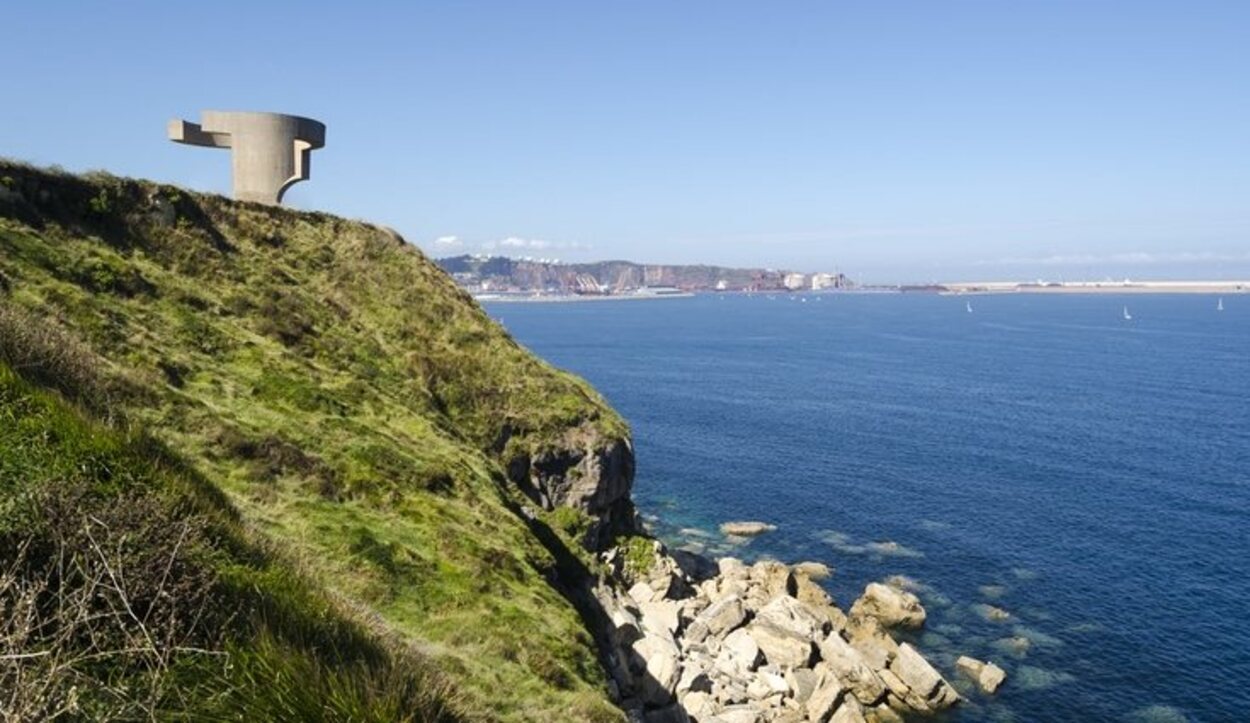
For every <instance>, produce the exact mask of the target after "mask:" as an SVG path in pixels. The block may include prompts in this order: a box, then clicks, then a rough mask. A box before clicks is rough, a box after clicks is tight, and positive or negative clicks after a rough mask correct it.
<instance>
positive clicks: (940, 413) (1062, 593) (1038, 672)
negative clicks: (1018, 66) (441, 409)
mask: <svg viewBox="0 0 1250 723" xmlns="http://www.w3.org/2000/svg"><path fill="white" fill-rule="evenodd" d="M817 298H818V297H816V296H812V295H809V296H808V297H807V299H808V301H807V302H806V303H804V302H801V301H797V300H790V299H789V298H788V297H784V296H780V297H776V298H775V299H773V300H770V299H769V298H768V297H767V296H762V295H757V296H749V297H748V296H724V297H719V296H706V297H698V298H695V299H682V300H665V301H652V302H633V303H624V302H622V303H596V304H528V305H526V304H499V305H493V306H490V307H489V309H488V310H489V312H490V313H491V315H492V316H495V317H496V318H502V320H503V322H504V324H505V326H507V327H508V328H509V329H510V330H511V331H512V333H513V334H514V335H515V336H516V337H517V339H518V340H519V341H521V342H522V343H524V344H526V345H527V346H529V347H530V348H532V349H533V350H534V351H536V352H537V353H539V354H540V355H542V356H544V357H546V358H547V359H549V360H551V361H552V362H553V363H555V364H557V365H558V366H561V367H564V368H568V369H570V370H573V371H575V372H577V373H579V374H582V375H583V376H585V377H587V378H588V379H589V380H590V381H591V382H592V383H594V384H595V386H596V387H598V388H599V389H600V390H601V391H602V392H603V393H604V394H605V395H606V396H607V397H608V398H609V399H610V401H611V402H612V403H613V404H614V405H615V406H616V407H617V408H618V409H619V410H620V411H621V412H622V413H623V414H624V415H625V416H626V417H627V418H628V419H629V420H630V422H631V423H632V425H633V429H634V435H635V441H636V445H637V453H638V458H639V465H638V479H637V483H636V488H635V498H636V499H637V501H638V503H639V507H640V509H641V510H642V512H643V513H644V514H645V515H646V516H647V517H648V519H649V520H650V521H651V523H652V525H653V527H654V528H655V530H656V531H657V533H658V534H660V535H661V536H663V537H664V538H665V539H666V540H667V541H669V542H670V544H674V545H683V544H692V545H695V546H696V547H703V548H705V549H708V550H710V551H712V552H721V553H723V552H724V551H726V550H729V551H730V554H736V555H739V556H742V557H745V558H752V557H757V556H761V555H771V556H776V557H778V558H781V559H785V560H792V561H797V560H800V559H814V560H820V561H823V562H826V563H828V564H830V565H832V566H833V567H835V568H836V569H837V572H836V574H835V576H834V577H833V579H831V580H830V581H829V582H828V587H829V589H830V591H831V592H832V593H833V594H834V595H835V597H837V598H838V599H839V601H840V602H842V603H844V604H849V602H850V601H851V600H852V599H853V598H854V597H855V596H856V595H857V594H858V592H859V591H860V590H862V588H863V586H864V585H865V584H866V583H867V582H869V581H871V580H874V579H879V578H882V577H885V576H887V575H893V574H900V575H906V576H908V577H909V578H912V579H913V580H914V581H915V582H916V583H917V585H919V586H920V587H919V593H918V594H919V595H920V597H921V599H922V601H923V602H924V603H925V605H926V607H927V609H928V610H929V613H930V619H929V623H928V626H927V630H926V632H925V633H923V634H921V635H920V640H919V642H920V644H921V646H922V647H923V648H924V649H925V650H926V652H928V653H929V654H930V655H931V657H933V658H934V659H935V661H936V662H938V663H939V665H940V666H941V667H944V669H945V671H946V672H947V674H948V677H949V678H951V679H952V681H956V682H957V681H958V676H957V675H956V674H955V673H954V672H953V661H954V657H955V656H956V655H958V654H960V653H964V654H969V655H973V656H975V657H979V658H990V659H993V660H995V661H997V662H999V663H1000V664H1001V665H1002V666H1003V667H1004V668H1005V669H1006V670H1007V671H1008V675H1009V677H1008V682H1007V684H1006V686H1005V687H1004V688H1003V689H1002V690H1001V691H1000V693H999V694H998V695H997V696H995V697H993V698H985V697H982V696H979V695H976V694H975V693H973V694H971V695H970V700H969V704H968V705H966V706H964V707H963V708H962V709H961V710H960V711H959V712H958V713H956V714H955V715H954V716H953V719H954V720H960V721H982V720H1004V721H1005V720H1019V721H1051V720H1053V721H1076V720H1126V721H1128V720H1146V721H1172V720H1195V721H1197V720H1203V721H1225V720H1230V721H1231V720H1250V626H1248V625H1247V620H1248V619H1250V615H1248V614H1250V296H1247V297H1242V296H1234V297H1226V298H1225V299H1224V305H1225V307H1226V311H1224V312H1223V313H1217V312H1216V311H1215V306H1216V299H1215V298H1214V297H1207V296H1185V297H1179V296H1177V297H1168V296H1133V297H1109V296H1107V297H1100V296H1087V297H1078V296H1066V297H1042V296H1026V295H1014V296H981V297H972V298H971V303H972V305H973V308H974V311H973V313H971V314H969V313H967V312H966V310H965V300H966V299H964V298H954V297H938V296H922V295H916V296H911V295H872V296H870V295H839V296H823V297H819V300H817ZM1126 304H1127V305H1128V307H1129V308H1130V311H1131V313H1132V316H1133V319H1132V321H1127V322H1126V321H1125V320H1123V319H1122V318H1121V317H1122V307H1123V306H1125V305H1126ZM729 519H763V520H767V521H770V522H774V523H776V524H777V525H778V526H779V528H778V530H777V531H776V532H773V533H770V534H768V535H765V536H763V537H760V538H758V539H756V540H754V541H752V542H750V543H749V544H747V545H744V546H740V547H735V548H726V547H725V543H724V541H723V540H722V539H721V538H720V537H719V535H718V534H717V533H716V528H717V526H718V524H719V523H720V522H722V521H725V520H729ZM986 605H994V606H997V607H999V608H1001V609H1003V610H1005V611H1007V612H1008V613H1009V614H1010V617H1009V618H1008V619H1007V620H1002V621H994V620H990V619H987V616H986V612H987V608H986V607H985V606H986Z"/></svg>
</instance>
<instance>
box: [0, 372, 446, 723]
mask: <svg viewBox="0 0 1250 723" xmlns="http://www.w3.org/2000/svg"><path fill="white" fill-rule="evenodd" d="M88 535H89V536H90V540H91V541H92V542H94V543H96V546H91V545H87V544H85V542H86V540H85V539H84V538H86V537H87V536H88ZM0 550H3V554H0V558H3V561H4V564H3V570H4V571H5V572H10V573H12V572H13V571H14V570H17V571H18V575H17V578H18V579H19V580H24V581H26V582H27V583H30V582H36V583H38V582H43V581H48V582H49V584H50V585H51V587H50V588H49V589H48V591H47V595H46V596H45V597H44V600H45V604H44V605H45V606H44V608H43V610H44V612H43V614H42V615H41V616H40V617H41V618H42V619H43V620H44V624H43V625H41V626H40V627H39V628H38V629H36V630H35V631H33V632H32V633H30V634H28V635H23V636H21V637H20V638H18V637H17V635H18V634H20V633H21V630H22V626H21V625H20V621H22V620H23V619H24V616H22V615H20V614H18V615H14V614H12V611H13V610H14V609H15V606H14V605H13V603H14V600H15V598H18V597H20V595H14V594H13V593H14V592H15V589H14V586H13V585H12V584H7V585H3V586H0V587H2V588H3V589H2V590H0V611H2V612H4V613H5V614H4V615H0V619H2V620H3V623H0V640H4V642H5V649H6V652H15V653H17V654H18V655H22V654H34V655H38V654H42V653H46V652H48V651H52V652H53V653H54V656H53V657H56V658H59V659H61V660H65V659H67V658H69V657H73V656H78V657H81V658H83V662H80V663H78V664H75V665H73V666H70V665H65V664H61V665H57V664H51V663H46V662H45V661H46V660H47V658H38V657H36V658H32V659H30V660H28V661H20V660H19V661H7V662H6V664H5V665H4V666H3V668H0V689H3V690H0V714H3V715H4V716H5V717H6V719H17V720H20V719H26V718H29V719H36V718H39V719H42V718H44V717H45V716H50V715H51V713H52V712H53V711H55V710H57V709H58V708H61V707H68V708H69V710H70V712H72V713H73V715H70V716H68V717H71V718H76V719H82V720H115V719H123V720H128V719H139V718H147V717H148V716H149V714H150V713H152V712H159V713H160V714H161V716H160V717H166V716H172V717H181V716H182V715H189V716H190V717H192V718H193V719H197V720H292V721H294V720H360V721H378V722H379V723H382V722H384V721H395V720H414V721H416V720H439V721H454V720H458V719H459V717H458V716H457V715H455V714H454V713H453V712H450V711H449V709H448V706H450V707H451V709H453V710H454V708H455V707H456V705H457V701H456V696H455V695H454V693H453V692H452V691H449V690H448V689H447V688H446V686H445V685H444V684H443V683H442V682H441V681H440V680H439V677H438V676H437V674H435V673H433V672H431V670H430V667H429V665H428V663H426V662H424V661H423V660H422V659H421V658H420V657H419V656H414V655H405V654H403V652H402V648H393V649H394V650H397V651H398V652H399V654H398V655H396V654H394V653H392V652H391V650H388V647H387V646H385V645H379V644H378V642H377V641H376V640H375V639H374V638H375V637H376V636H374V635H371V634H370V631H369V630H368V628H367V627H366V626H365V625H362V624H361V623H360V622H357V621H354V620H352V619H350V617H349V616H345V615H344V614H342V612H341V611H340V610H339V609H338V608H337V607H336V605H335V604H333V602H332V601H331V599H330V598H329V597H327V596H326V594H325V593H324V592H322V591H320V590H318V589H317V586H316V585H315V584H312V583H310V581H308V580H307V579H305V578H303V577H302V576H300V575H298V574H294V573H293V570H292V566H291V565H290V564H288V562H287V561H285V560H284V559H283V558H282V557H281V555H280V554H279V553H277V552H276V551H275V550H273V549H271V547H270V546H269V545H267V544H265V543H264V542H263V541H261V540H258V539H257V538H256V536H255V535H253V534H250V533H249V532H248V531H247V530H246V529H245V528H244V526H243V525H241V524H240V522H239V519H238V515H237V512H236V511H235V510H234V509H233V508H232V507H231V506H230V505H229V503H228V502H226V500H225V499H224V498H223V497H222V496H221V494H220V492H219V491H217V490H216V489H215V488H214V487H213V486H212V485H211V484H209V483H208V482H207V481H206V480H204V479H202V478H200V477H199V476H198V475H196V474H195V473H194V471H192V470H190V469H188V468H187V467H185V466H184V465H183V464H182V463H181V462H180V460H178V458H177V457H176V456H175V455H173V454H171V453H170V452H169V451H168V450H167V449H165V448H164V447H163V446H162V445H161V444H160V443H159V442H156V441H154V440H152V439H151V438H148V437H146V436H144V435H142V434H138V433H136V432H134V431H120V430H117V429H113V428H109V427H106V426H104V425H102V424H100V423H98V422H93V421H91V420H90V419H88V418H86V417H85V416H84V415H83V414H82V413H81V412H80V411H79V410H78V409H76V408H74V407H73V406H71V405H69V404H67V403H66V402H65V401H64V400H63V399H62V398H61V397H60V396H59V395H57V394H53V393H49V392H47V391H41V390H40V389H38V388H36V387H34V386H32V385H31V384H29V383H26V382H25V381H24V380H23V379H21V378H20V377H19V375H17V374H16V373H14V372H13V370H12V369H11V368H10V367H9V366H8V365H6V364H3V363H0ZM19 550H20V551H21V552H20V553H19V552H18V551H19ZM97 554H98V555H99V558H97ZM67 557H75V558H76V561H77V565H66V563H65V560H66V558H67ZM106 557H107V559H108V564H109V566H110V569H111V570H112V571H114V572H115V573H116V576H117V577H116V578H108V579H109V580H113V579H116V580H119V581H120V582H119V583H118V584H119V587H120V588H121V589H124V590H125V593H126V594H125V598H124V599H125V605H126V606H129V607H130V608H133V609H134V610H135V611H137V613H136V618H134V619H130V618H128V617H127V616H126V615H120V616H118V618H116V619H108V618H106V620H105V622H104V624H97V625H90V624H85V623H84V622H83V620H82V619H81V618H77V617H74V616H72V615H69V616H67V615H59V616H58V615H57V614H56V613H55V612H50V611H52V610H55V609H56V608H55V607H51V606H48V605H47V603H51V602H53V601H56V602H57V603H59V604H60V606H61V607H65V608H66V609H70V610H73V608H74V606H73V605H65V601H66V600H68V599H75V598H76V595H75V593H77V592H79V591H81V590H83V588H84V587H86V585H85V584H84V580H83V576H82V575H74V574H67V573H65V572H64V570H65V569H67V568H69V569H80V570H88V571H89V570H92V569H96V570H99V569H100V564H99V563H100V560H101V559H104V558H106ZM2 576H3V575H0V577H2ZM12 579H13V578H12V577H10V578H8V580H9V581H11V580H12ZM162 592H164V593H168V594H164V595H163V594H161V593H162ZM116 593H117V591H116V590H109V589H95V590H94V591H92V592H91V593H89V594H87V595H85V596H84V598H83V599H85V600H88V601H89V606H88V607H87V608H86V609H90V610H94V611H96V614H97V615H98V614H100V613H101V612H103V611H106V610H109V609H120V608H121V607H122V604H121V600H122V597H121V595H120V594H116ZM16 609H17V610H20V609H21V607H20V606H16ZM140 618H141V619H142V620H143V621H144V622H145V623H146V626H145V629H144V631H143V635H142V636H140V635H139V631H140V628H139V626H138V625H136V624H134V620H137V619H140ZM15 623H19V624H15ZM127 634H129V635H131V636H132V637H129V638H128V637H127ZM149 634H150V635H151V636H152V637H154V638H155V639H157V640H158V641H160V643H159V644H158V647H159V648H160V649H161V650H168V649H169V648H172V647H174V646H177V647H182V648H188V649H192V648H193V649H194V650H195V651H212V652H217V651H229V652H230V655H229V656H228V657H227V656H221V655H216V654H208V653H200V652H182V653H176V654H171V656H170V658H169V660H168V661H167V663H168V664H167V665H166V666H162V665H160V664H158V661H157V660H155V657H156V656H155V655H153V653H155V649H153V650H147V651H142V652H131V653H122V652H118V651H121V650H125V649H126V648H128V647H131V646H132V645H133V644H134V643H135V642H136V641H137V640H139V639H140V638H141V637H146V636H147V635H149ZM58 641H60V642H58ZM18 673H25V675H24V676H23V677H24V678H25V681H24V682H23V681H22V680H21V679H20V678H18V677H17V674H18ZM10 686H12V688H13V690H9V689H8V688H9V687H10ZM36 691H42V692H43V695H41V696H36V695H34V693H35V692H36ZM151 691H157V694H156V696H155V697H154V698H151V699H150V694H151ZM10 695H17V696H18V698H17V699H14V698H10ZM37 698H42V700H37ZM71 699H72V700H74V703H72V704H71V703H69V701H70V700H71ZM15 702H16V703H17V705H14V706H13V707H12V708H9V706H10V704H13V703H15ZM23 706H26V708H25V709H24V710H23ZM13 716H16V718H13Z"/></svg>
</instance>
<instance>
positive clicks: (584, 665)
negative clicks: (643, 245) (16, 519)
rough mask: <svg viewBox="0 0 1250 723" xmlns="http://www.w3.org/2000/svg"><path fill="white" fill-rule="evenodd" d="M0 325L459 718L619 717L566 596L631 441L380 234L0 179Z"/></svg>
mask: <svg viewBox="0 0 1250 723" xmlns="http://www.w3.org/2000/svg"><path fill="white" fill-rule="evenodd" d="M0 306H2V307H3V311H4V315H3V319H0V321H5V323H7V326H5V327H4V328H0V335H3V337H4V338H3V339H0V363H4V364H7V366H8V367H9V368H10V371H9V372H6V373H9V374H16V377H15V378H17V377H20V378H21V381H20V384H31V385H34V386H33V387H32V389H35V390H36V391H37V393H39V394H45V393H48V390H53V391H55V392H57V393H58V394H61V395H68V396H69V398H70V400H71V401H73V402H74V403H76V404H77V405H79V408H80V409H81V410H82V414H84V415H86V417H89V418H90V421H85V422H83V423H84V424H100V423H104V422H107V423H108V424H109V425H111V427H109V428H111V429H112V428H115V429H136V430H143V432H144V433H145V434H147V435H150V436H151V437H152V438H154V440H155V441H157V442H159V443H160V444H161V445H163V447H164V448H167V449H168V450H169V451H170V454H171V455H173V457H175V458H177V459H179V460H182V462H183V463H185V465H186V467H187V469H188V474H190V475H193V476H194V477H195V478H196V479H200V480H202V481H203V484H204V485H205V486H206V487H207V488H209V489H212V490H220V491H222V492H224V497H222V500H221V504H222V505H224V506H225V507H224V508H223V509H229V510H232V511H235V510H237V515H238V517H239V520H240V524H241V525H242V526H243V528H245V529H246V530H247V531H248V532H247V534H254V535H257V536H258V538H257V539H258V540H260V542H258V543H257V544H263V545H273V546H275V549H276V550H277V551H278V555H279V558H280V559H281V560H283V561H285V562H284V563H283V564H289V565H290V566H291V567H292V568H294V569H295V571H296V572H297V573H298V574H299V575H300V576H303V578H306V579H307V580H308V581H309V582H308V584H309V585H311V586H312V589H315V590H323V591H325V594H327V595H328V596H329V597H328V598H327V599H331V600H334V601H337V602H336V603H335V606H336V609H339V610H346V611H349V612H350V611H355V612H356V613H357V614H359V615H360V616H362V619H365V620H367V621H368V623H369V626H368V628H369V630H370V631H371V633H370V634H372V635H374V636H375V637H376V638H377V639H378V640H379V641H382V642H380V643H379V645H383V643H385V645H383V647H386V646H390V647H396V646H398V647H399V648H401V649H403V650H408V651H417V652H419V653H420V655H422V656H423V657H426V658H428V659H429V660H430V661H432V663H433V664H434V665H435V667H437V668H438V669H439V670H440V671H441V673H442V674H443V676H444V677H445V679H446V680H447V681H449V683H450V685H452V686H453V687H454V689H455V691H456V695H455V698H456V700H457V701H458V702H457V705H458V706H459V708H458V710H459V711H461V712H462V713H464V714H465V715H467V716H469V717H481V718H488V719H493V718H502V719H514V720H553V719H577V720H584V719H599V718H603V719H609V720H610V719H614V718H616V717H618V716H619V712H618V711H617V710H616V709H614V708H613V707H611V705H610V704H609V703H608V701H607V694H606V681H605V678H604V674H603V672H602V667H601V666H600V665H599V660H598V657H597V651H596V648H595V644H594V641H593V639H592V631H591V630H590V629H588V628H587V626H586V624H585V623H584V622H583V616H584V615H585V614H586V613H585V611H584V610H579V609H578V608H577V607H576V606H575V605H574V604H573V603H572V602H570V600H571V599H579V598H578V594H577V593H576V592H575V591H576V590H581V589H583V588H584V586H585V582H586V581H585V578H586V576H587V575H589V574H590V573H589V572H588V571H587V570H586V569H584V568H582V567H581V566H580V563H579V561H580V560H587V559H589V556H588V555H586V553H585V551H584V550H581V549H578V546H579V545H584V546H586V547H588V548H591V549H594V548H598V547H602V546H604V545H606V544H607V543H608V541H609V540H610V539H611V538H612V536H613V535H615V534H618V533H627V532H630V531H631V530H632V529H633V524H634V522H633V520H634V513H633V508H632V505H631V503H630V499H629V492H630V486H631V484H632V479H633V471H634V460H633V453H632V448H631V446H630V442H629V430H628V428H627V426H626V425H625V423H624V422H623V421H622V420H621V419H620V418H619V416H617V415H616V414H615V413H614V412H613V411H612V410H611V409H610V408H609V407H608V406H607V404H606V403H605V402H604V401H603V399H602V398H601V397H600V396H599V395H598V394H597V393H595V391H594V390H593V389H591V388H590V387H589V386H588V385H587V384H586V383H585V382H583V381H581V380H580V379H577V378H575V377H573V376H571V375H569V374H566V373H564V372H561V371H559V370H557V369H554V368H552V367H551V366H549V365H547V364H546V363H544V362H542V361H541V360H539V359H537V358H536V357H534V356H533V355H532V354H530V353H529V352H528V351H526V350H525V349H524V348H522V347H521V346H519V345H518V344H517V343H516V342H515V341H513V340H512V339H511V338H510V337H509V336H508V334H507V333H506V332H505V331H504V330H503V329H502V328H501V327H499V326H498V325H497V324H495V323H494V322H493V321H491V320H490V319H489V317H487V316H486V315H485V313H483V312H482V310H481V309H480V308H478V307H477V306H476V305H475V304H474V303H473V302H472V300H471V299H470V298H469V297H468V296H467V295H465V294H464V293H463V292H462V291H460V290H459V289H457V288H456V286H455V284H454V283H452V281H451V280H450V279H449V278H448V277H447V276H446V275H445V274H444V273H443V272H442V271H440V270H439V269H438V268H437V267H435V266H434V264H432V263H431V262H430V261H428V260H427V259H426V258H425V257H424V256H422V254H421V253H420V252H419V251H418V250H416V249H415V248H414V247H412V246H411V245H409V244H406V243H405V242H404V241H403V240H402V239H401V238H399V237H398V236H397V235H396V234H395V233H393V232H391V231H389V230H386V229H383V228H378V227H376V226H372V225H369V224H366V223H361V222H355V221H347V220H344V219H341V218H336V217H332V216H328V215H325V214H319V213H301V212H296V211H292V210H288V209H282V208H274V207H266V206H260V205H255V204H247V203H237V202H232V201H229V200H226V199H223V198H220V197H216V196H209V195H201V194H195V193H189V192H187V191H184V190H181V189H176V188H172V187H169V186H161V185H157V184H152V183H148V182H142V181H134V180H126V179H119V178H115V177H112V176H108V175H104V174H98V175H91V176H88V177H77V176H71V175H66V174H61V173H54V172H48V171H43V170H38V169H33V168H30V167H27V166H24V165H20V164H15V163H8V162H0ZM32 329H33V330H34V333H33V335H32V334H31V333H28V332H31V330H32ZM44 332H47V334H51V335H54V336H55V337H56V338H63V339H65V340H66V342H65V343H66V344H70V345H72V346H73V347H74V348H75V349H76V350H77V351H76V352H75V355H76V357H75V358H76V360H77V361H76V364H77V366H79V367H82V368H87V369H90V370H91V377H92V379H93V381H92V383H91V384H90V385H87V386H86V387H85V388H84V387H82V386H81V385H79V386H72V385H71V386H65V384H64V381H65V380H64V379H62V378H61V377H60V376H58V375H57V374H56V373H50V374H49V373H43V372H41V369H46V368H47V367H48V363H47V359H38V358H34V357H32V356H31V355H32V354H35V356H37V354H36V353H35V352H32V351H31V347H32V345H33V346H38V345H39V343H40V341H39V340H40V339H44V340H45V341H46V338H45V337H46V335H45V334H44ZM48 348H59V347H58V345H57V344H52V345H51V347H48V345H46V344H45V348H44V351H43V352H42V353H44V354H45V356H46V355H47V354H52V355H53V356H55V355H56V353H55V352H49V351H48ZM23 355H26V356H23ZM15 383H18V382H15ZM23 388H24V387H23ZM40 388H42V389H43V391H38V390H39V389H40ZM32 393H36V392H32ZM18 421H20V420H18ZM0 453H4V454H8V455H10V456H13V457H14V458H18V457H19V456H20V454H21V450H19V449H17V448H16V447H11V448H9V449H7V450H6V449H0ZM0 471H3V472H4V473H5V474H6V475H7V474H9V470H7V469H4V468H2V467H0ZM7 483H12V484H10V485H9V487H7V488H6V487H0V491H4V490H5V489H9V490H10V491H9V492H6V493H5V494H11V493H13V492H12V490H14V489H16V487H14V486H13V484H16V483H15V482H13V480H12V479H9V480H6V484H7ZM535 507H537V508H539V509H537V510H535V509H534V508H535ZM231 514H235V513H234V512H231Z"/></svg>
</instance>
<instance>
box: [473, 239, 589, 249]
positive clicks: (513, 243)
mask: <svg viewBox="0 0 1250 723" xmlns="http://www.w3.org/2000/svg"><path fill="white" fill-rule="evenodd" d="M481 248H482V249H484V250H486V251H494V250H495V249H504V250H508V251H519V250H525V251H547V250H564V251H580V250H585V249H589V248H590V245H589V244H584V243H581V242H580V241H548V240H546V239H537V238H521V237H520V236H508V237H507V238H502V239H499V240H498V241H487V242H485V243H483V244H481Z"/></svg>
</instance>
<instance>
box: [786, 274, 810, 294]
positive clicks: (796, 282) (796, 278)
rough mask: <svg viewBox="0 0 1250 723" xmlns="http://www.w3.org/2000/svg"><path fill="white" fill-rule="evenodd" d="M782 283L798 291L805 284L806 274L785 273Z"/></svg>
mask: <svg viewBox="0 0 1250 723" xmlns="http://www.w3.org/2000/svg"><path fill="white" fill-rule="evenodd" d="M782 284H784V285H785V287H786V288H787V289H789V290H791V291H798V290H799V289H801V288H803V287H805V286H807V276H806V275H804V274H786V277H785V279H784V280H783V281H782Z"/></svg>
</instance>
